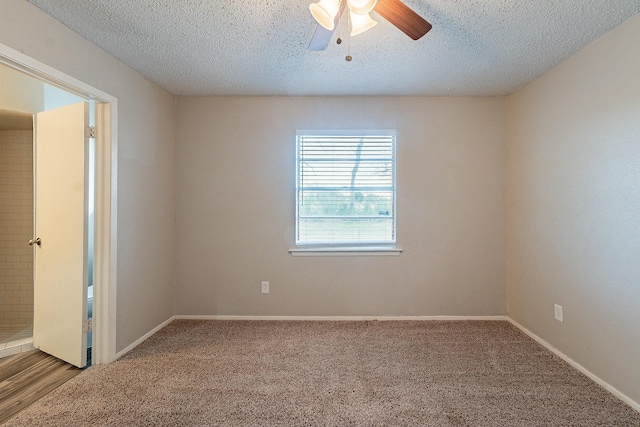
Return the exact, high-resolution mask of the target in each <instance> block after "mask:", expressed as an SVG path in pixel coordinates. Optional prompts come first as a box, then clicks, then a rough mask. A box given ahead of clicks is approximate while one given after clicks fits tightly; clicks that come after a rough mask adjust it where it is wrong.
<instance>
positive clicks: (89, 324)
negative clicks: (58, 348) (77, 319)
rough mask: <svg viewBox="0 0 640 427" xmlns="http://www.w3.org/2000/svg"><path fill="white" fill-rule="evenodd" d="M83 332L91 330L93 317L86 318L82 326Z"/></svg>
mask: <svg viewBox="0 0 640 427" xmlns="http://www.w3.org/2000/svg"><path fill="white" fill-rule="evenodd" d="M83 329H84V330H83V332H91V331H93V319H87V320H86V321H85V322H84V328H83Z"/></svg>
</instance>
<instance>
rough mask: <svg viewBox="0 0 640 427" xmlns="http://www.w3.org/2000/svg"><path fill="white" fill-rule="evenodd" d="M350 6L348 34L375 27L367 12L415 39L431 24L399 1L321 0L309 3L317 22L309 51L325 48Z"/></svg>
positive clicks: (353, 34)
mask: <svg viewBox="0 0 640 427" xmlns="http://www.w3.org/2000/svg"><path fill="white" fill-rule="evenodd" d="M347 7H349V17H350V19H351V35H352V36H355V35H357V34H361V33H363V32H364V31H367V30H368V29H370V28H372V27H374V26H375V25H376V24H377V22H376V21H375V20H373V19H372V18H371V16H370V15H369V13H370V12H371V11H374V12H376V13H377V14H378V15H380V16H382V17H383V18H385V19H386V20H387V21H389V22H390V23H391V24H393V25H394V26H396V27H397V28H398V29H399V30H401V31H402V32H404V33H405V34H406V35H408V36H409V37H411V38H412V39H413V40H418V39H419V38H420V37H422V36H424V35H425V34H427V33H428V32H429V30H431V24H430V23H428V22H427V21H426V20H425V19H424V18H422V17H421V16H420V15H418V14H417V13H416V12H414V11H413V10H412V9H411V8H409V7H408V6H407V5H405V4H404V3H402V2H401V1H400V0H320V1H319V2H318V3H311V4H310V5H309V10H310V11H311V15H313V17H314V18H315V19H316V21H318V26H317V27H316V30H315V32H314V33H313V37H312V38H311V43H309V50H311V51H319V50H325V49H326V48H327V46H328V45H329V42H330V41H331V38H332V37H333V32H334V31H335V28H336V27H337V25H338V22H339V21H340V16H341V15H342V13H343V12H344V10H345V9H346V8H347Z"/></svg>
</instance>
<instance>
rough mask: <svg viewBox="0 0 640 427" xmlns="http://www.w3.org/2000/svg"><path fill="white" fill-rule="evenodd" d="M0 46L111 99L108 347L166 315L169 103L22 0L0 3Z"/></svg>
mask: <svg viewBox="0 0 640 427" xmlns="http://www.w3.org/2000/svg"><path fill="white" fill-rule="evenodd" d="M0 43H3V44H5V45H7V46H9V47H11V48H13V49H16V50H18V51H21V52H22V53H24V54H26V55H28V56H30V57H32V58H34V59H37V60H39V61H41V62H43V63H45V64H47V65H49V66H51V67H53V68H56V69H58V70H60V71H62V72H64V73H67V74H69V75H71V76H73V77H75V78H77V79H79V80H81V81H83V82H85V83H87V84H89V85H92V86H94V87H96V88H98V89H100V90H102V91H104V92H107V93H109V94H110V95H113V96H115V97H117V98H118V115H119V120H118V144H119V146H118V159H117V162H118V213H117V215H118V264H117V267H118V278H117V281H118V285H117V286H118V289H117V331H116V334H117V337H116V341H117V342H116V348H117V350H122V349H123V348H125V347H127V346H128V345H129V344H131V343H132V342H134V341H135V340H137V339H138V338H140V337H141V336H143V335H144V334H146V333H147V332H149V331H150V330H152V329H153V328H155V327H156V326H158V325H159V324H160V323H162V322H163V321H165V320H167V319H168V318H170V317H171V316H172V315H173V311H174V307H173V282H174V256H175V252H174V240H175V214H174V212H175V190H174V182H175V174H174V160H175V153H174V151H175V150H174V141H175V132H174V123H175V108H174V101H175V97H174V96H173V95H171V94H169V93H168V92H166V91H165V90H163V89H161V88H160V87H158V86H157V85H155V84H154V83H152V82H150V81H148V80H147V79H145V78H144V77H143V76H142V75H140V74H139V73H137V72H135V71H133V70H132V69H131V68H129V67H128V66H126V65H124V64H123V63H122V62H120V61H118V60H116V59H114V58H113V57H112V56H110V55H109V54H107V53H106V52H104V51H103V50H101V49H99V48H97V47H96V46H95V45H93V44H91V43H89V42H88V41H86V40H85V39H83V38H82V37H80V36H79V35H77V34H75V33H73V32H72V31H70V30H69V29H68V28H66V27H65V26H64V25H62V24H61V23H59V22H58V21H56V20H54V19H53V18H51V17H49V16H48V15H46V14H45V13H44V12H41V11H40V10H39V9H37V8H36V7H35V6H33V5H31V4H30V3H29V2H27V1H24V0H3V1H2V13H0Z"/></svg>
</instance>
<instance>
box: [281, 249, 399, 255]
mask: <svg viewBox="0 0 640 427" xmlns="http://www.w3.org/2000/svg"><path fill="white" fill-rule="evenodd" d="M289 253H290V254H291V255H292V256H333V257H341V256H398V255H400V254H401V253H402V249H400V248H389V247H370V248H366V247H363V248H353V247H351V248H349V247H344V248H295V249H289Z"/></svg>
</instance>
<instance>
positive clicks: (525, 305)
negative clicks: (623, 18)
mask: <svg viewBox="0 0 640 427" xmlns="http://www.w3.org/2000/svg"><path fill="white" fill-rule="evenodd" d="M639 46H640V15H638V16H636V17H634V18H631V19H630V20H628V21H627V22H625V23H624V24H622V25H621V26H620V27H618V28H617V29H615V30H613V31H612V32H610V33H609V34H607V35H605V36H604V37H602V38H601V39H599V40H597V41H596V42H594V43H592V44H591V45H589V46H587V47H586V48H585V49H583V50H582V51H580V52H579V53H577V54H576V55H574V56H573V57H571V58H570V59H568V60H567V61H565V62H564V63H562V64H560V65H559V66H557V67H556V68H554V69H553V70H551V71H550V72H548V73H546V74H545V75H543V76H542V77H540V78H538V79H537V80H535V81H534V82H532V83H530V84H529V85H527V86H526V87H524V88H523V89H521V90H519V91H518V92H516V93H515V94H514V95H512V96H510V97H509V98H508V101H507V111H508V121H507V123H508V141H509V143H508V173H509V192H508V199H509V204H508V218H509V231H508V234H509V241H508V254H509V259H508V295H509V307H508V311H509V315H510V316H511V317H512V318H513V319H515V320H516V321H518V322H520V323H521V324H522V325H524V326H525V327H527V328H528V329H530V330H531V331H533V332H534V333H536V334H537V335H539V336H541V337H542V338H544V339H545V340H547V341H548V342H550V343H551V344H552V345H554V346H556V347H557V348H558V349H560V350H561V351H562V352H564V353H565V354H567V355H568V356H569V357H571V358H573V359H574V360H575V361H577V362H578V363H580V364H581V365H583V366H584V367H586V368H587V369H588V370H590V371H591V372H593V373H594V374H596V375H597V376H599V377H600V378H602V379H603V380H605V381H607V382H608V383H610V384H611V385H613V386H614V387H616V388H618V389H619V390H620V391H622V392H623V393H625V394H627V395H628V396H629V397H631V398H632V399H634V400H635V401H636V402H640V364H639V361H640V326H639V325H640V309H639V308H640V55H639V52H640V51H639V50H638V47H639ZM554 303H556V304H560V305H562V306H563V309H564V323H559V322H557V321H555V320H554V316H553V304H554Z"/></svg>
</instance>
